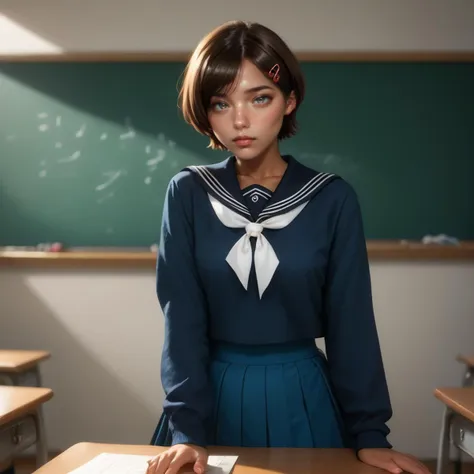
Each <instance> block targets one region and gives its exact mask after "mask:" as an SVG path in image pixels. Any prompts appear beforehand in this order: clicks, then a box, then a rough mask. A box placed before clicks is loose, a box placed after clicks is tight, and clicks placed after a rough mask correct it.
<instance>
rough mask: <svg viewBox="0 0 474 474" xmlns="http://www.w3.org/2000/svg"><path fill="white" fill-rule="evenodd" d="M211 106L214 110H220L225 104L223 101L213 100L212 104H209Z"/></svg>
mask: <svg viewBox="0 0 474 474" xmlns="http://www.w3.org/2000/svg"><path fill="white" fill-rule="evenodd" d="M211 107H212V108H213V109H214V110H217V111H220V110H222V109H224V108H225V107H227V104H226V103H225V102H214V103H213V104H211Z"/></svg>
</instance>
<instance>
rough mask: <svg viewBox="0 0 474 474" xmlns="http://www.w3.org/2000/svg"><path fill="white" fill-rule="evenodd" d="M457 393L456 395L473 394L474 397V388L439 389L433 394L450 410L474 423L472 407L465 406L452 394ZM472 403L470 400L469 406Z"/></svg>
mask: <svg viewBox="0 0 474 474" xmlns="http://www.w3.org/2000/svg"><path fill="white" fill-rule="evenodd" d="M453 391H454V392H456V394H463V392H471V393H472V394H473V395H474V387H437V388H435V390H434V392H433V394H434V396H435V397H436V398H437V399H438V400H439V401H440V402H441V403H443V404H444V405H446V406H447V407H448V408H450V409H451V410H453V411H454V412H456V413H458V414H460V415H462V416H464V417H465V418H466V419H468V420H469V421H471V422H472V423H474V411H473V410H472V408H471V407H470V406H467V407H466V406H465V405H464V404H463V403H462V402H463V400H462V399H461V400H458V399H457V397H453V396H452V395H451V394H450V392H453ZM470 403H471V400H469V402H468V404H470Z"/></svg>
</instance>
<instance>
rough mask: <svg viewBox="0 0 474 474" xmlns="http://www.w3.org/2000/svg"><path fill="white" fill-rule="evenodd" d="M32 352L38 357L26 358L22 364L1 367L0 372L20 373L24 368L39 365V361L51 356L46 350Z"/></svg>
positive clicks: (27, 368)
mask: <svg viewBox="0 0 474 474" xmlns="http://www.w3.org/2000/svg"><path fill="white" fill-rule="evenodd" d="M26 352H28V351H26ZM34 352H36V353H37V354H38V357H35V358H34V359H30V360H27V361H26V362H23V363H22V364H19V365H15V366H4V367H1V369H0V372H2V373H12V374H16V373H21V372H24V371H25V370H30V369H32V368H34V367H36V366H37V365H39V364H40V363H41V362H43V361H45V360H47V359H50V358H51V353H50V352H48V351H34Z"/></svg>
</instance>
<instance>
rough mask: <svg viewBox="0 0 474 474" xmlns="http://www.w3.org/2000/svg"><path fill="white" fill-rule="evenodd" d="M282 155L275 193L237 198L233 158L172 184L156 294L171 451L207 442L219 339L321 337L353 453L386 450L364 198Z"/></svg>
mask: <svg viewBox="0 0 474 474" xmlns="http://www.w3.org/2000/svg"><path fill="white" fill-rule="evenodd" d="M283 158H284V159H285V160H286V161H287V163H288V166H287V168H286V170H285V173H284V175H283V177H282V179H281V181H280V183H279V185H278V186H277V188H276V190H275V191H274V192H273V193H272V192H271V191H269V190H268V189H266V188H264V187H262V186H258V185H252V186H249V187H248V188H245V189H244V190H241V189H240V186H239V182H238V178H237V174H236V168H235V158H234V157H229V158H227V159H226V160H224V161H223V162H220V163H217V164H212V165H207V166H194V167H188V168H185V169H184V170H182V171H181V172H179V173H178V174H177V175H176V176H174V177H173V178H172V180H171V181H170V183H169V186H168V189H167V192H166V196H165V203H164V209H163V218H162V229H161V239H160V245H159V256H158V261H157V294H158V299H159V302H160V305H161V307H162V310H163V313H164V318H165V337H164V345H163V351H162V365H161V377H162V384H163V388H164V391H165V401H164V404H163V410H164V414H165V415H167V416H168V419H169V426H170V430H171V432H172V444H177V443H192V444H197V445H201V446H205V445H206V428H205V424H206V420H208V419H209V417H210V415H211V413H212V404H213V398H212V393H211V387H210V383H209V378H208V372H207V369H208V366H209V356H210V347H211V344H212V341H213V340H216V341H225V342H231V343H237V344H272V343H284V342H291V341H298V340H302V339H306V340H307V339H308V338H320V337H324V338H325V346H326V355H327V359H328V370H329V377H330V381H331V385H332V387H333V390H334V395H335V397H336V399H337V401H338V404H339V405H340V408H341V412H342V416H343V421H344V424H345V429H346V431H347V434H348V435H349V436H350V438H351V439H352V440H353V446H354V448H355V449H362V448H376V447H389V448H390V447H391V445H390V443H389V442H388V440H387V436H388V434H389V429H388V427H387V424H386V423H387V421H388V420H389V419H390V417H391V416H392V409H391V404H390V399H389V393H388V388H387V383H386V378H385V372H384V367H383V362H382V356H381V351H380V345H379V340H378V335H377V329H376V325H375V318H374V312H373V304H372V295H371V283H370V273H369V265H368V258H367V249H366V241H365V236H364V231H363V224H362V218H361V212H360V208H359V203H358V199H357V196H356V193H355V191H354V190H353V188H352V187H351V186H350V185H349V184H348V183H347V182H346V181H345V180H344V179H342V178H341V177H339V176H336V175H332V174H328V173H321V172H317V171H315V170H313V169H311V168H309V167H306V166H304V165H303V164H301V163H299V162H298V161H297V160H296V159H295V158H293V157H292V156H284V157H283Z"/></svg>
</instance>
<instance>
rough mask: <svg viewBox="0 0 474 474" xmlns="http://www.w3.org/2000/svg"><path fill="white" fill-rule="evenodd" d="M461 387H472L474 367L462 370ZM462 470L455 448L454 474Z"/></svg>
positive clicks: (459, 453) (458, 454)
mask: <svg viewBox="0 0 474 474" xmlns="http://www.w3.org/2000/svg"><path fill="white" fill-rule="evenodd" d="M461 385H462V386H463V387H472V386H473V385H474V369H473V368H471V367H467V368H466V372H464V376H463V380H462V384H461ZM461 472H462V451H461V450H460V449H459V448H456V460H455V461H454V474H461Z"/></svg>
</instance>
